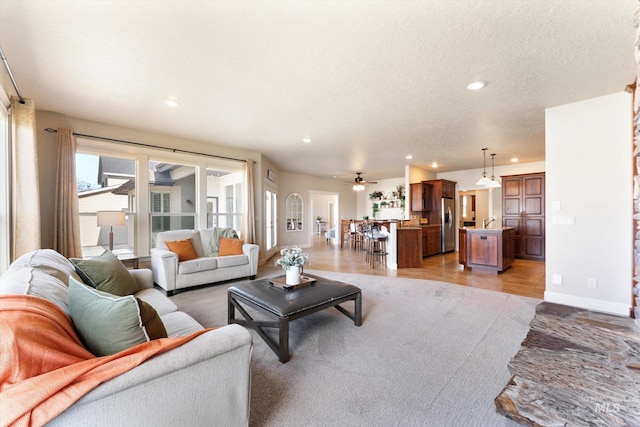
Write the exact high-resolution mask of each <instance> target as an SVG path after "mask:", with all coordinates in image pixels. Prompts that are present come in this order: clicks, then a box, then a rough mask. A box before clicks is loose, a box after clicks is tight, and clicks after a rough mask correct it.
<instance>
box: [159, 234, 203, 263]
mask: <svg viewBox="0 0 640 427" xmlns="http://www.w3.org/2000/svg"><path fill="white" fill-rule="evenodd" d="M164 244H165V245H167V247H168V248H169V250H170V251H171V252H174V253H176V254H178V262H182V261H189V260H190V259H196V258H198V254H197V253H196V250H195V249H193V242H192V241H191V238H188V239H184V240H175V241H173V242H164Z"/></svg>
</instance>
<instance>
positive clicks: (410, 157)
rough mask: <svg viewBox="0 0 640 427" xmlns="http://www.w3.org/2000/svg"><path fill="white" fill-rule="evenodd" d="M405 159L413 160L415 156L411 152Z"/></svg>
mask: <svg viewBox="0 0 640 427" xmlns="http://www.w3.org/2000/svg"><path fill="white" fill-rule="evenodd" d="M405 159H407V160H411V159H413V156H412V155H411V154H409V155H408V156H407V157H405Z"/></svg>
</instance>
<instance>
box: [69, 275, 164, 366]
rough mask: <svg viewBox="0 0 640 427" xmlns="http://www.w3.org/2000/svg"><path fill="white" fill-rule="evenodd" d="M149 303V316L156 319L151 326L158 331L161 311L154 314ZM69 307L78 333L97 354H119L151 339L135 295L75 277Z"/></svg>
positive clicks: (147, 313)
mask: <svg viewBox="0 0 640 427" xmlns="http://www.w3.org/2000/svg"><path fill="white" fill-rule="evenodd" d="M147 306H148V307H147V308H146V309H145V310H146V315H145V316H144V317H145V318H146V319H145V320H148V321H150V322H152V323H153V322H155V325H152V324H150V325H149V329H150V330H154V331H157V330H158V329H159V328H158V325H157V319H158V316H157V313H156V314H155V315H153V313H151V311H150V310H149V308H151V306H150V305H148V304H147ZM151 310H153V309H152V308H151ZM69 311H70V312H71V319H72V320H73V324H74V327H75V328H76V330H77V331H78V335H80V338H81V339H82V341H83V342H84V344H85V345H86V347H87V349H88V350H89V351H90V352H91V353H93V354H95V355H96V356H106V355H110V354H115V353H117V352H119V351H122V350H125V349H127V348H129V347H133V346H135V345H137V344H141V343H144V342H147V341H150V340H151V337H150V336H149V333H148V331H147V325H145V324H144V321H143V315H142V313H141V310H140V305H139V303H138V300H137V299H136V298H135V297H134V296H133V295H126V296H117V295H111V294H108V293H106V292H102V291H99V290H97V289H93V288H91V287H89V286H86V285H84V284H83V283H80V282H78V281H77V280H75V279H73V278H71V279H70V280H69Z"/></svg>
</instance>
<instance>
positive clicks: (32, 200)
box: [11, 96, 41, 261]
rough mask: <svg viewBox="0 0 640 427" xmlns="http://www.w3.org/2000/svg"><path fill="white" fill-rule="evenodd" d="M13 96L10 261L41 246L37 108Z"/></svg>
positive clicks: (32, 103)
mask: <svg viewBox="0 0 640 427" xmlns="http://www.w3.org/2000/svg"><path fill="white" fill-rule="evenodd" d="M24 101H25V103H24V104H21V103H20V101H19V100H18V98H16V97H13V96H12V97H11V261H13V260H15V259H16V258H18V257H19V256H20V255H23V254H25V253H27V252H30V251H33V250H36V249H40V244H41V243H40V185H39V179H38V146H37V140H36V111H35V104H34V102H33V100H32V99H25V100H24Z"/></svg>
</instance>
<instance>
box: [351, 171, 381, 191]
mask: <svg viewBox="0 0 640 427" xmlns="http://www.w3.org/2000/svg"><path fill="white" fill-rule="evenodd" d="M360 175H362V172H356V178H355V179H354V181H355V184H354V185H353V189H354V190H355V191H362V190H364V184H377V182H375V181H365V180H364V179H363V178H362V177H361V176H360Z"/></svg>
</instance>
